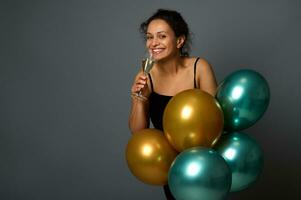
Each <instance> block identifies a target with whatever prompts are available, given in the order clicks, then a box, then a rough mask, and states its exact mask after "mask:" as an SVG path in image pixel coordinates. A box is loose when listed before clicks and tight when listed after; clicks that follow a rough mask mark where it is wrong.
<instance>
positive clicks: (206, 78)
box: [198, 59, 217, 96]
mask: <svg viewBox="0 0 301 200" xmlns="http://www.w3.org/2000/svg"><path fill="white" fill-rule="evenodd" d="M198 65H199V66H198V68H199V71H200V72H199V73H198V75H199V86H200V89H201V90H203V91H205V92H208V93H209V94H211V95H212V96H215V94H216V89H217V82H216V78H215V75H214V71H213V69H212V67H211V65H210V64H209V63H208V62H207V61H206V60H205V59H200V60H199V62H198Z"/></svg>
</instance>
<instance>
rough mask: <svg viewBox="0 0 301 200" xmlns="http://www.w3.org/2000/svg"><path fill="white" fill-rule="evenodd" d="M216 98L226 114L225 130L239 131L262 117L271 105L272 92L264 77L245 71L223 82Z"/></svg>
mask: <svg viewBox="0 0 301 200" xmlns="http://www.w3.org/2000/svg"><path fill="white" fill-rule="evenodd" d="M216 98H217V100H218V102H219V103H220V105H221V107H222V110H223V112H224V120H225V125H224V129H225V130H227V131H237V130H242V129H245V128H248V127H250V126H252V125H253V124H254V123H255V122H256V121H258V120H259V119H260V118H261V117H262V115H263V114H264V112H265V111H266V109H267V107H268V104H269V100H270V90H269V86H268V83H267V81H266V80H265V79H264V77H263V76H261V75H260V74H259V73H258V72H255V71H253V70H246V69H244V70H239V71H236V72H234V73H232V74H230V75H229V76H228V77H226V79H225V80H224V81H222V83H221V84H220V85H219V86H218V89H217V94H216Z"/></svg>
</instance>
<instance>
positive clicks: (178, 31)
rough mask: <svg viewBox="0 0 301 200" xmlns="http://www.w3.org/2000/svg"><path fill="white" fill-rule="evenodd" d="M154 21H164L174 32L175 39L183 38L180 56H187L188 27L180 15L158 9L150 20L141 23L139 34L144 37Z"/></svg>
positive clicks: (188, 44)
mask: <svg viewBox="0 0 301 200" xmlns="http://www.w3.org/2000/svg"><path fill="white" fill-rule="evenodd" d="M155 19H162V20H164V21H165V22H166V23H167V24H168V25H169V26H170V27H171V29H172V30H173V31H174V33H175V36H176V37H179V36H185V42H184V44H183V46H182V47H181V48H180V55H181V56H189V52H190V44H191V39H190V32H189V28H188V25H187V23H186V22H185V20H184V19H183V17H182V16H181V14H180V13H179V12H177V11H174V10H166V9H158V10H157V12H155V13H154V14H153V15H152V16H151V17H150V18H148V19H147V20H146V21H144V22H143V23H141V25H140V32H141V33H142V34H143V36H144V37H145V35H146V32H147V28H148V25H149V23H150V22H151V21H153V20H155Z"/></svg>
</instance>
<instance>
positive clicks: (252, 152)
mask: <svg viewBox="0 0 301 200" xmlns="http://www.w3.org/2000/svg"><path fill="white" fill-rule="evenodd" d="M214 149H216V151H217V152H218V153H219V154H220V155H221V156H223V158H224V159H225V160H226V162H227V163H228V165H229V167H230V169H231V171H232V185H231V190H230V191H231V192H236V191H240V190H243V189H246V188H247V187H249V186H250V185H251V184H252V183H254V182H255V181H256V180H257V179H258V177H259V175H260V173H261V171H262V168H263V153H262V150H261V148H260V146H259V145H258V143H257V142H256V141H255V140H254V139H252V138H251V137H250V136H248V135H246V134H244V133H237V132H234V133H229V134H226V135H222V137H221V138H220V139H219V141H218V142H217V144H216V145H215V147H214Z"/></svg>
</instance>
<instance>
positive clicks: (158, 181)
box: [126, 129, 177, 185]
mask: <svg viewBox="0 0 301 200" xmlns="http://www.w3.org/2000/svg"><path fill="white" fill-rule="evenodd" d="M176 155H177V152H176V151H175V150H174V149H173V148H172V147H171V146H170V144H169V143H168V142H167V140H166V138H165V137H164V134H163V132H162V131H159V130H156V129H144V130H141V131H138V132H135V133H134V134H133V136H132V138H131V139H130V140H129V142H128V145H127V147H126V160H127V164H128V167H129V169H130V170H131V172H132V173H133V175H134V176H136V177H137V178H138V179H139V180H141V181H142V182H144V183H147V184H151V185H166V184H167V176H168V170H169V167H170V165H171V163H172V161H173V160H174V159H175V157H176Z"/></svg>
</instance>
